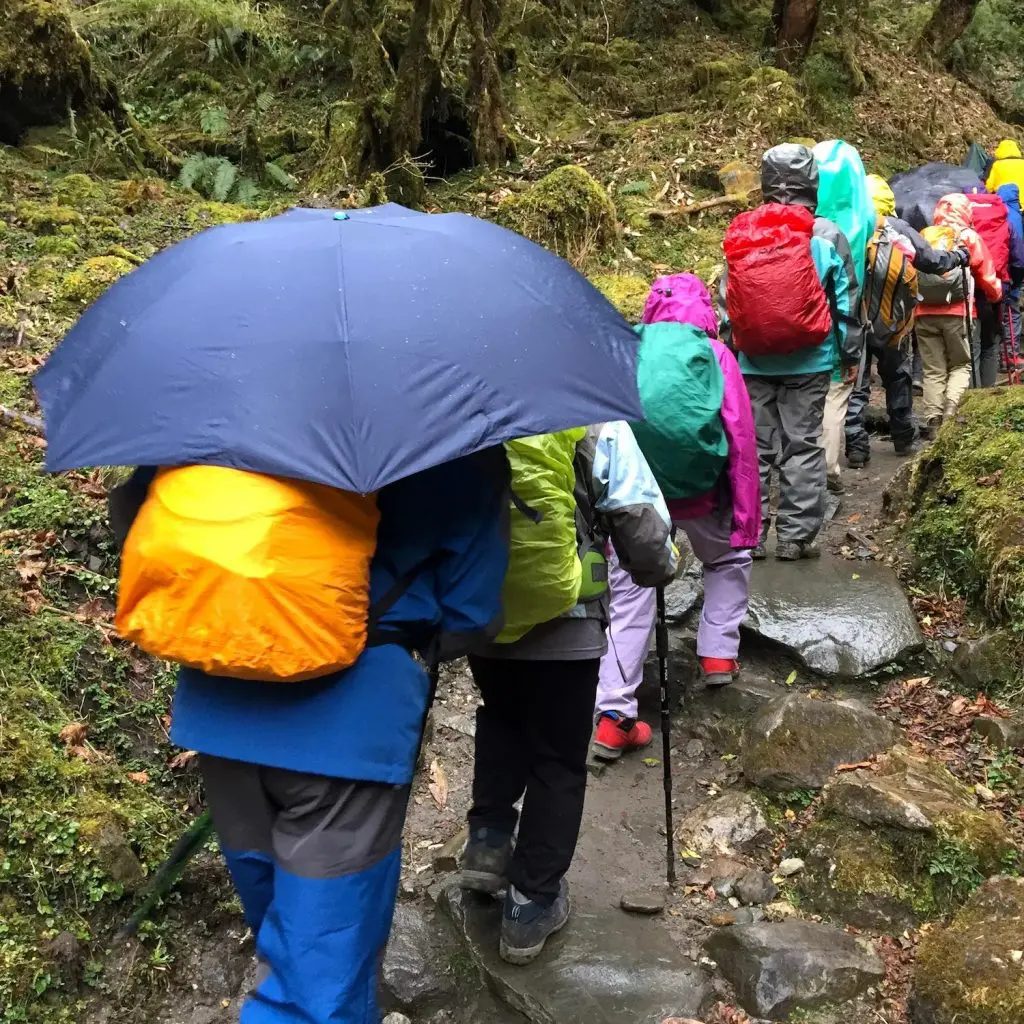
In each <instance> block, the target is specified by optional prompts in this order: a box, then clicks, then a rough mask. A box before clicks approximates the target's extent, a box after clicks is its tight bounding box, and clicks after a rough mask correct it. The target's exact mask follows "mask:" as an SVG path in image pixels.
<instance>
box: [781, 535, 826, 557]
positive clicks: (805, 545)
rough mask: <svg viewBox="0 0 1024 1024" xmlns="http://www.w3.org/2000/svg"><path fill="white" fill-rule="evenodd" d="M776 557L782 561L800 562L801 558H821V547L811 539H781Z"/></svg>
mask: <svg viewBox="0 0 1024 1024" xmlns="http://www.w3.org/2000/svg"><path fill="white" fill-rule="evenodd" d="M775 557H776V558H777V559H778V560H779V561H780V562H799V561H800V559H801V558H821V548H819V547H818V545H817V544H815V543H814V542H813V541H809V540H786V541H779V543H778V545H777V547H776V548H775Z"/></svg>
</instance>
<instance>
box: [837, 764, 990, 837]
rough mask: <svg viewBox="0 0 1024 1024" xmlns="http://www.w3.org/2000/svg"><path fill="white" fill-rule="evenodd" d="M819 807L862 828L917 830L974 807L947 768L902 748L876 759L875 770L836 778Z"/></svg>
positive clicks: (968, 792)
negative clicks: (885, 827)
mask: <svg viewBox="0 0 1024 1024" xmlns="http://www.w3.org/2000/svg"><path fill="white" fill-rule="evenodd" d="M824 803H825V806H826V807H827V808H828V809H829V810H830V811H832V812H833V813H834V814H838V815H841V816H842V817H845V818H851V819H853V820H854V821H859V822H861V824H863V825H891V826H893V827H895V828H903V829H910V830H916V831H922V832H932V831H934V830H935V829H936V828H937V827H938V826H939V825H940V824H941V823H942V822H943V821H945V820H948V819H949V818H951V817H953V816H955V815H958V814H961V813H963V812H970V811H974V810H975V809H976V807H977V801H976V800H975V797H974V792H973V791H972V790H971V789H969V788H968V787H967V786H964V785H963V784H962V783H960V782H958V781H957V780H956V779H955V778H954V777H953V776H952V775H951V774H950V772H949V771H948V770H947V769H946V768H944V767H943V766H942V765H941V764H939V763H938V762H936V761H932V760H931V759H930V758H928V757H924V756H923V755H920V754H915V753H913V752H911V751H910V750H907V749H906V748H905V747H896V748H894V749H893V750H892V752H891V753H889V754H888V755H886V756H885V757H882V758H880V760H879V762H878V765H877V770H876V771H865V770H864V769H858V770H857V771H853V772H846V773H844V774H842V775H839V776H837V777H836V778H835V779H834V780H833V781H832V782H831V783H830V784H829V785H828V786H827V787H826V788H825V793H824Z"/></svg>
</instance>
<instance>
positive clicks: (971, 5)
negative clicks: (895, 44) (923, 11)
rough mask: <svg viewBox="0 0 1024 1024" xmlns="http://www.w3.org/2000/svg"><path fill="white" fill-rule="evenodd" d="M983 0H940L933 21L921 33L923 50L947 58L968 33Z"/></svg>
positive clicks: (932, 17) (933, 14)
mask: <svg viewBox="0 0 1024 1024" xmlns="http://www.w3.org/2000/svg"><path fill="white" fill-rule="evenodd" d="M980 2H981V0H939V3H938V6H937V7H936V8H935V10H934V12H933V13H932V16H931V20H930V21H929V22H928V24H927V25H925V28H924V32H922V33H921V49H922V50H923V51H924V52H925V53H931V54H933V55H934V56H936V57H945V56H946V55H947V54H948V53H949V50H950V47H951V46H952V45H953V44H954V43H955V42H956V41H957V40H958V39H959V38H960V37H961V36H962V35H963V34H964V33H965V32H966V31H967V27H968V26H969V25H970V23H971V21H972V19H973V18H974V12H975V11H976V10H977V8H978V5H979V3H980Z"/></svg>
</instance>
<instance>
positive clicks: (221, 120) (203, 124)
mask: <svg viewBox="0 0 1024 1024" xmlns="http://www.w3.org/2000/svg"><path fill="white" fill-rule="evenodd" d="M229 126H230V122H229V121H228V110H227V107H225V106H224V105H223V104H222V103H217V104H215V105H213V106H210V107H204V108H203V112H202V113H201V114H200V115H199V127H200V128H202V130H203V132H204V133H205V134H207V135H223V134H224V133H225V132H227V130H228V128H229Z"/></svg>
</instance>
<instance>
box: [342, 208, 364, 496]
mask: <svg viewBox="0 0 1024 1024" xmlns="http://www.w3.org/2000/svg"><path fill="white" fill-rule="evenodd" d="M337 224H338V249H337V252H338V263H337V269H338V297H339V302H340V310H339V313H340V317H341V323H340V325H339V326H340V328H341V330H340V331H339V332H338V333H339V334H340V336H341V345H342V349H343V352H342V358H343V360H344V364H345V386H346V388H347V390H348V395H347V398H348V408H349V409H350V410H351V415H352V422H353V424H354V423H355V408H354V394H355V389H354V388H353V386H352V360H351V359H350V358H349V348H350V345H349V333H348V298H347V296H346V295H345V260H344V258H343V255H342V250H343V248H344V231H345V221H338V222H337ZM360 454H361V453H360V452H359V450H358V445H357V446H356V450H354V451H353V452H352V462H353V470H354V472H353V473H352V477H353V479H356V480H361V479H362V467H361V466H360V465H359V462H360V458H359V456H360Z"/></svg>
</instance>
